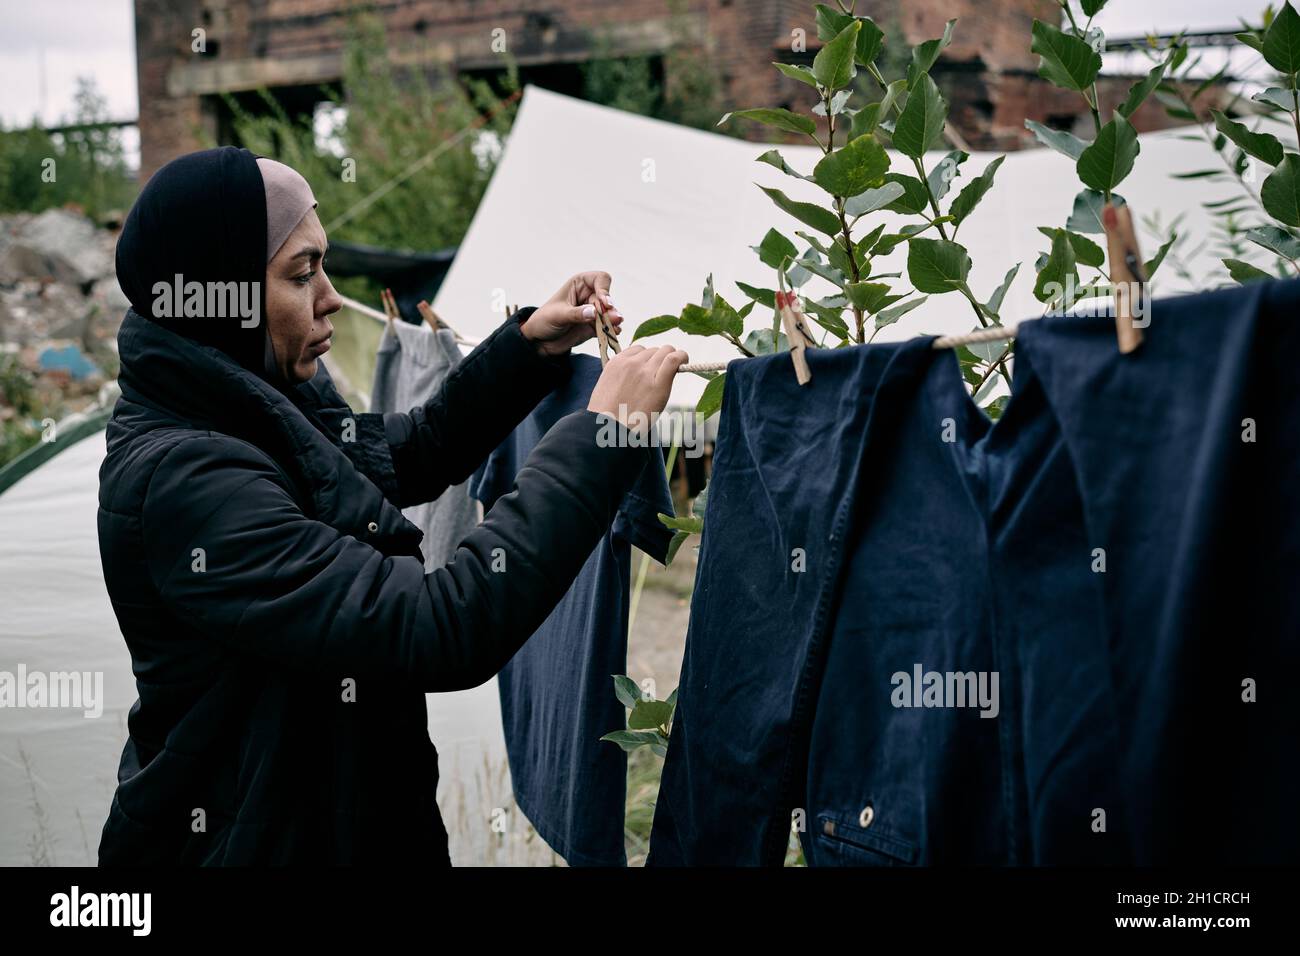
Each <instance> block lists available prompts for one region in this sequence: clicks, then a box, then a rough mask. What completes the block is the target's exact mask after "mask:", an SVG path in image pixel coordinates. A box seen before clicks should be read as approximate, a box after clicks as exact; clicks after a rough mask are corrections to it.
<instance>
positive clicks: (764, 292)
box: [736, 244, 794, 309]
mask: <svg viewBox="0 0 1300 956" xmlns="http://www.w3.org/2000/svg"><path fill="white" fill-rule="evenodd" d="M790 248H791V249H794V245H793V244H791V246H790ZM791 254H792V255H793V253H791ZM736 288H738V289H740V291H741V292H743V293H745V295H747V296H749V297H750V298H751V299H753V300H754V301H755V302H758V303H760V304H762V305H765V306H767V307H768V308H769V309H774V308H776V290H775V289H761V288H759V287H758V286H753V285H749V284H748V283H746V282H741V281H740V280H736Z"/></svg>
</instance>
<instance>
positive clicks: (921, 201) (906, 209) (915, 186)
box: [881, 173, 929, 216]
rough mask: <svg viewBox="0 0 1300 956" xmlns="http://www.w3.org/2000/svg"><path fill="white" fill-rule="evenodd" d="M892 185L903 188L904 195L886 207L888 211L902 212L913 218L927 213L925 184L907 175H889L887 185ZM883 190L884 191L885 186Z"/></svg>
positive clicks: (886, 180) (886, 178)
mask: <svg viewBox="0 0 1300 956" xmlns="http://www.w3.org/2000/svg"><path fill="white" fill-rule="evenodd" d="M890 183H896V184H897V185H899V186H901V187H903V194H902V195H901V196H899V197H898V199H895V200H893V201H892V202H890V203H889V204H888V205H886V206H885V208H886V209H888V210H889V211H890V212H901V213H904V214H906V215H912V216H919V215H920V214H921V213H923V212H925V209H926V206H928V205H929V199H928V198H927V195H926V191H925V183H923V182H921V180H919V179H917V178H916V177H915V176H908V175H907V174H906V173H889V174H888V175H886V176H885V185H886V186H887V185H889V184H890ZM881 188H882V189H883V188H884V186H882V187H881Z"/></svg>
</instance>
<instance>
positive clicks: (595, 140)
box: [434, 86, 1232, 405]
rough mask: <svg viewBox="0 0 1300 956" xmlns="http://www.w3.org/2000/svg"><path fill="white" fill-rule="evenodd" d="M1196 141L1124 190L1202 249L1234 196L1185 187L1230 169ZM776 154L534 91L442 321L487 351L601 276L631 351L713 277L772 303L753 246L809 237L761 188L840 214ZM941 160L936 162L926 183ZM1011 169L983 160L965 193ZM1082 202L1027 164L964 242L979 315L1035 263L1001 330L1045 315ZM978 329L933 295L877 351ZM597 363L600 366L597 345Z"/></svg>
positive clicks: (1218, 189) (722, 352)
mask: <svg viewBox="0 0 1300 956" xmlns="http://www.w3.org/2000/svg"><path fill="white" fill-rule="evenodd" d="M739 105H743V106H755V105H763V104H752V103H745V104H739ZM1186 132H1189V131H1188V130H1183V131H1169V132H1163V133H1155V134H1148V135H1144V136H1142V137H1141V145H1142V154H1141V155H1140V156H1139V157H1138V160H1137V165H1136V167H1135V169H1134V171H1133V173H1132V175H1131V176H1130V177H1129V178H1128V179H1127V180H1125V182H1124V183H1122V184H1121V186H1120V188H1119V192H1120V193H1121V194H1122V195H1123V196H1124V197H1125V198H1126V199H1127V200H1128V201H1129V202H1130V203H1131V204H1132V206H1133V208H1134V210H1135V212H1136V213H1137V219H1138V221H1140V220H1141V218H1142V216H1143V215H1147V214H1150V213H1151V212H1153V211H1156V210H1159V211H1160V213H1161V214H1162V219H1163V221H1164V222H1165V223H1168V222H1169V221H1170V220H1172V219H1173V218H1174V217H1175V216H1176V215H1177V214H1179V213H1182V212H1186V213H1187V216H1186V218H1185V220H1184V222H1183V225H1182V228H1183V230H1185V231H1187V232H1188V233H1189V234H1190V235H1192V236H1193V237H1195V241H1196V243H1197V244H1199V243H1200V242H1201V241H1202V240H1203V239H1205V238H1207V237H1208V236H1209V232H1210V230H1209V220H1208V219H1207V217H1206V215H1205V213H1204V211H1203V210H1202V209H1201V208H1200V203H1201V202H1204V201H1209V200H1214V199H1220V198H1227V197H1228V196H1230V195H1232V191H1231V190H1232V187H1231V186H1227V185H1214V184H1206V182H1205V181H1204V180H1193V181H1181V180H1175V179H1172V178H1170V174H1171V173H1175V172H1180V171H1190V170H1194V169H1208V168H1212V167H1217V166H1218V165H1220V161H1219V159H1218V158H1217V157H1216V156H1215V155H1214V154H1213V152H1212V151H1211V150H1210V149H1209V147H1208V145H1205V144H1203V143H1200V144H1198V143H1193V142H1188V141H1185V140H1181V139H1178V138H1177V137H1178V136H1179V135H1183V134H1185V133H1186ZM770 148H772V147H771V146H768V145H764V144H761V143H751V142H745V141H742V140H737V139H734V138H730V137H726V136H722V135H718V134H715V133H709V132H704V131H701V130H695V129H689V128H686V127H682V126H676V125H674V124H671V123H665V122H661V121H659V120H653V119H647V118H645V117H643V116H637V115H635V114H632V113H625V112H622V111H620V110H615V109H610V108H608V107H604V106H596V105H593V104H591V103H587V102H585V101H583V100H577V99H573V98H570V97H567V96H562V95H560V94H557V93H552V92H550V91H548V90H543V89H540V88H538V87H534V86H529V87H528V88H527V89H526V91H525V93H524V98H523V102H522V104H521V106H520V109H519V113H518V116H517V118H516V120H515V123H514V126H513V128H512V129H511V132H510V136H509V139H508V140H507V143H506V147H505V152H504V155H503V156H502V158H501V161H500V164H499V165H498V167H497V169H496V172H495V173H494V175H493V177H492V181H491V183H490V184H489V186H488V189H487V192H486V194H485V195H484V197H483V201H482V203H481V204H480V205H479V207H478V210H477V212H476V213H475V215H474V220H473V222H472V224H471V225H470V228H469V232H468V233H467V235H466V236H465V239H464V241H463V242H462V243H461V246H460V251H459V252H458V254H457V256H456V259H455V262H454V263H453V264H452V267H451V270H450V272H449V273H448V274H447V278H446V280H445V281H444V282H443V285H442V288H441V289H440V290H439V291H438V296H437V299H436V301H435V303H434V304H435V308H436V309H437V311H438V313H439V314H440V315H442V316H444V317H445V318H446V320H447V321H448V322H450V323H452V324H453V325H454V326H455V327H456V328H457V329H458V330H459V331H460V332H461V333H462V334H464V335H468V336H473V337H475V338H482V337H483V336H484V335H486V334H487V333H488V332H489V331H491V329H492V328H494V327H495V326H496V325H498V324H499V323H500V322H501V321H502V319H503V315H502V310H503V309H504V306H505V305H506V304H507V303H515V304H524V305H529V304H532V305H538V304H540V303H541V302H542V301H544V300H545V299H546V298H548V297H549V296H550V295H551V294H552V293H554V292H555V290H556V289H557V288H559V286H560V284H561V283H562V282H563V281H564V280H565V279H567V278H568V277H569V276H570V275H572V274H573V273H575V272H580V271H583V270H587V269H603V270H605V271H606V272H609V273H610V274H611V275H612V276H613V280H614V284H613V287H612V298H613V301H614V302H615V304H617V305H618V307H619V309H620V310H621V311H622V312H623V314H624V316H625V317H626V321H625V323H624V328H625V330H626V331H625V333H624V334H623V335H622V336H621V338H622V340H623V341H624V342H629V341H631V335H632V330H634V329H635V328H636V326H637V325H639V324H640V323H641V322H642V321H644V320H645V319H648V318H650V317H651V316H655V315H662V314H665V313H672V314H674V315H676V314H678V313H680V311H681V307H682V306H683V305H685V304H686V303H688V302H695V303H698V302H699V301H700V293H701V291H702V289H703V287H704V282H705V279H706V278H707V276H708V275H709V273H710V272H711V273H713V277H714V284H715V286H716V288H717V291H718V292H719V293H720V294H722V295H723V297H724V298H726V299H727V301H728V302H730V303H731V304H732V305H733V306H734V307H737V308H739V307H740V306H741V305H742V304H744V302H745V301H747V298H746V297H745V296H744V295H743V294H742V293H741V292H740V291H739V289H738V288H736V286H735V284H734V283H735V281H736V280H740V281H742V282H747V283H749V284H750V285H755V286H759V287H760V288H773V286H774V282H775V275H774V272H773V270H772V269H770V268H768V267H767V266H764V265H763V264H762V263H761V262H760V261H759V259H758V256H757V255H755V253H754V252H752V251H751V250H750V248H749V247H750V246H754V245H758V243H759V242H760V241H762V238H763V236H764V234H765V233H766V232H767V230H768V229H769V228H771V227H776V228H777V229H779V230H780V231H781V232H782V233H783V234H785V235H786V236H787V237H788V238H790V239H791V240H792V241H794V242H795V243H796V244H797V245H798V246H799V249H800V251H801V252H802V251H803V249H805V248H806V247H807V244H806V243H803V242H802V241H801V240H799V239H798V238H797V237H796V236H795V235H794V232H795V230H797V229H798V230H803V231H805V232H811V231H812V230H811V229H810V228H809V227H807V226H804V225H803V224H801V223H799V222H798V221H797V220H795V219H793V218H792V217H790V216H788V215H786V214H785V213H784V212H782V211H781V210H780V209H778V208H777V207H776V206H775V205H774V204H773V203H772V201H771V200H770V199H769V198H768V197H767V196H766V195H764V194H763V193H762V192H761V191H760V190H759V189H758V187H757V186H756V185H754V184H755V183H760V184H762V185H763V186H767V187H776V188H779V189H781V190H783V191H784V192H785V193H786V194H787V195H788V196H790V198H792V199H795V200H800V201H804V202H819V203H825V202H827V201H828V198H829V197H827V195H826V194H825V193H824V192H822V190H821V189H820V188H818V187H817V186H815V185H814V184H812V183H808V182H804V181H802V180H798V179H795V178H794V177H791V176H787V175H785V174H783V173H781V172H780V171H778V170H777V169H775V168H773V167H771V166H769V165H767V164H766V163H759V162H755V159H756V158H757V157H758V156H759V155H761V154H762V153H764V152H765V151H766V150H768V149H770ZM777 148H779V149H780V151H781V153H782V155H783V156H784V157H785V158H786V161H787V162H788V163H789V164H790V165H791V166H792V167H794V168H795V169H796V170H798V171H799V172H801V173H805V174H807V173H811V172H812V168H813V166H814V165H815V164H816V162H817V160H818V159H820V158H821V150H820V149H819V148H818V147H817V146H815V145H813V144H811V143H809V145H807V146H786V145H780V146H778V147H777ZM942 155H943V154H942V152H939V153H936V154H935V155H934V156H932V157H929V158H928V160H927V169H933V168H934V165H935V163H936V161H937V160H938V158H939V157H940V156H942ZM997 155H998V154H996V153H973V154H972V155H971V158H970V160H969V161H967V162H966V163H965V164H964V166H963V167H962V170H961V176H960V178H958V179H957V180H956V181H955V183H954V185H953V193H952V195H955V194H956V193H957V192H958V191H959V190H960V189H961V187H962V186H963V185H964V184H965V183H967V182H969V181H970V180H971V179H972V178H974V177H975V176H976V175H978V174H979V172H980V171H981V170H983V168H984V167H985V166H986V165H987V164H988V163H989V162H991V161H992V160H993V159H994V158H996V156H997ZM893 169H894V171H896V172H905V173H912V172H913V170H912V167H911V165H910V161H909V160H907V159H906V157H903V156H900V155H897V154H894V155H893ZM1082 188H1083V187H1082V186H1081V185H1080V183H1079V182H1078V178H1077V176H1076V174H1075V170H1074V168H1073V165H1072V164H1071V162H1070V160H1068V159H1067V158H1066V157H1064V156H1062V155H1060V154H1059V153H1055V152H1052V151H1049V150H1047V149H1034V150H1028V151H1025V152H1021V153H1012V154H1010V155H1008V156H1007V159H1006V160H1005V161H1004V163H1003V165H1002V168H1001V169H1000V170H999V171H998V174H997V179H996V182H995V185H994V187H993V189H992V191H991V192H990V193H989V194H988V195H987V196H986V197H985V198H984V201H983V202H982V203H981V204H980V206H979V208H978V209H977V210H976V211H975V213H974V214H973V215H972V216H971V217H970V219H969V220H968V221H967V222H966V223H965V224H964V225H963V226H962V228H961V231H960V233H959V235H958V240H959V241H960V242H961V243H962V244H963V245H964V246H966V248H967V249H969V250H970V253H971V258H972V259H973V260H974V268H973V270H972V273H971V278H970V285H971V288H972V289H973V290H974V292H975V294H976V296H977V297H979V298H980V299H981V300H984V299H987V298H988V296H989V295H990V294H991V293H992V292H993V290H994V289H995V288H996V287H997V286H998V284H999V283H1000V282H1001V281H1002V278H1003V276H1004V275H1005V274H1006V272H1007V270H1008V269H1009V268H1010V267H1011V266H1012V265H1014V264H1015V263H1016V262H1022V263H1023V265H1022V266H1021V270H1020V273H1019V275H1018V276H1017V278H1016V280H1015V282H1014V284H1013V285H1012V288H1011V291H1010V293H1009V294H1008V295H1007V298H1006V304H1005V305H1004V307H1003V309H1002V316H1003V319H1004V321H1007V322H1011V321H1015V320H1018V319H1021V318H1031V317H1034V316H1037V315H1040V314H1041V313H1042V306H1041V305H1040V304H1039V303H1038V302H1037V301H1036V300H1035V299H1034V297H1033V286H1034V279H1035V276H1034V269H1033V266H1034V261H1035V260H1036V259H1037V257H1038V254H1039V253H1040V252H1043V251H1046V249H1047V246H1048V242H1047V241H1046V239H1045V238H1044V237H1043V236H1042V235H1041V234H1040V233H1039V232H1038V231H1037V227H1038V226H1063V225H1065V220H1066V218H1067V217H1068V216H1069V214H1070V211H1071V208H1072V206H1073V201H1074V197H1075V195H1076V194H1077V193H1078V192H1079V191H1080V190H1081V189H1082ZM945 209H946V206H945ZM880 221H885V222H886V223H888V224H889V225H887V226H886V229H887V230H889V231H894V228H893V227H894V226H897V225H900V224H902V223H905V222H916V221H917V220H916V218H915V217H913V218H910V219H905V218H903V217H898V216H894V215H892V214H887V213H877V214H872V215H871V216H868V217H864V218H863V220H862V221H861V222H860V223H859V226H858V229H857V230H855V233H854V235H855V237H857V236H861V235H865V233H866V232H867V231H869V230H870V229H871V228H874V226H875V224H876V223H877V222H880ZM864 226H865V228H864ZM1139 231H1140V232H1141V229H1140V227H1139ZM930 234H931V235H933V234H934V233H933V231H932V232H931V233H930ZM1094 238H1095V239H1097V240H1102V237H1100V236H1097V237H1094ZM1141 238H1142V242H1143V252H1144V253H1145V254H1146V255H1147V256H1150V255H1151V254H1152V253H1154V252H1155V249H1156V246H1157V245H1158V243H1156V242H1155V241H1154V240H1153V239H1152V238H1151V237H1150V236H1149V235H1143V236H1142V237H1141ZM1103 248H1104V242H1103ZM906 255H907V250H906V245H903V246H901V247H900V248H899V249H898V250H896V251H895V252H894V253H893V254H892V255H891V256H890V257H888V258H884V259H880V260H877V261H876V262H875V263H873V267H872V268H873V271H874V272H905V271H906V269H905V265H906ZM1188 265H1189V266H1191V267H1192V270H1193V273H1194V274H1197V273H1198V272H1199V273H1200V274H1208V272H1209V270H1210V267H1211V266H1217V261H1216V260H1215V259H1213V258H1212V257H1210V256H1209V255H1208V254H1204V253H1203V254H1202V255H1201V256H1198V257H1196V258H1193V259H1192V260H1191V261H1189V263H1188ZM1220 271H1222V270H1221V269H1220ZM891 281H892V280H891ZM897 281H898V282H899V284H900V291H904V290H906V289H908V288H910V286H908V285H907V284H906V279H905V278H904V279H902V280H897ZM1153 289H1154V290H1155V291H1156V292H1157V294H1163V295H1169V294H1175V293H1177V292H1182V291H1189V290H1188V287H1187V285H1186V283H1182V282H1180V281H1179V280H1178V279H1177V277H1176V276H1175V275H1174V272H1173V270H1172V269H1168V268H1167V267H1166V268H1164V269H1162V273H1161V274H1160V275H1159V276H1157V279H1156V282H1155V283H1153ZM808 291H809V292H810V293H811V294H813V295H814V296H816V297H819V298H820V297H821V296H823V295H829V294H830V293H831V286H830V285H829V284H828V283H825V282H824V280H821V279H816V280H814V282H813V283H810V284H809V286H808ZM770 321H771V313H770V311H768V310H767V309H765V308H763V307H761V306H759V307H756V308H755V313H754V314H753V315H751V317H750V319H749V322H748V323H747V326H746V327H747V328H763V327H770ZM975 324H976V320H975V316H974V313H973V312H972V310H971V308H970V305H969V304H968V303H967V302H966V301H965V300H964V299H962V298H961V297H960V296H959V295H958V294H956V293H952V294H948V295H942V296H931V297H930V299H929V301H928V302H926V303H925V305H923V306H921V307H920V308H918V309H917V310H915V311H914V312H912V313H910V314H909V315H907V316H905V317H904V318H903V319H902V320H901V321H900V322H899V323H898V324H897V325H895V326H892V327H890V328H887V329H885V330H883V331H882V332H881V333H880V335H879V336H878V337H877V341H887V340H896V339H902V338H907V337H909V336H912V335H917V334H922V333H927V334H928V333H942V334H946V333H959V332H965V331H968V330H969V329H971V328H973V327H974V326H975ZM644 341H645V342H646V343H647V344H651V345H661V344H666V343H673V344H680V345H681V346H682V347H684V348H685V349H686V350H687V351H688V352H689V353H690V356H691V360H692V361H698V362H703V361H726V360H729V359H732V358H736V357H737V356H738V355H739V354H740V353H739V352H737V351H736V349H735V348H734V346H731V345H730V344H728V343H726V342H724V341H723V340H722V339H719V338H716V337H709V338H703V337H699V336H687V335H682V334H680V333H675V332H668V333H665V334H662V335H659V336H655V337H653V338H649V339H646V340H644ZM582 350H583V351H589V352H591V353H592V354H595V352H596V348H595V343H594V342H589V343H587V344H586V345H584V346H583V349H582ZM704 385H705V382H704V380H703V379H702V378H700V377H699V376H697V375H679V376H678V377H677V383H676V385H675V386H674V390H673V403H674V404H683V405H688V404H693V403H694V402H695V401H696V400H697V399H698V397H699V395H700V393H701V391H702V390H703V388H704Z"/></svg>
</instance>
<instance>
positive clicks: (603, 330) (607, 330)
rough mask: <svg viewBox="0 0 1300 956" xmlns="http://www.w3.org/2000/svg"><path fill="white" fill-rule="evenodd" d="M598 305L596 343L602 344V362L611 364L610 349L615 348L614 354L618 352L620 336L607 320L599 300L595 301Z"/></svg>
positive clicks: (602, 363)
mask: <svg viewBox="0 0 1300 956" xmlns="http://www.w3.org/2000/svg"><path fill="white" fill-rule="evenodd" d="M593 304H594V305H595V307H596V344H597V345H599V346H600V364H601V366H602V367H603V366H605V365H608V364H609V350H610V349H613V350H614V354H615V355H617V354H618V350H619V345H618V337H617V336H616V335H615V334H614V330H613V328H611V327H610V326H609V325H608V323H606V321H605V310H604V308H603V307H602V306H601V304H600V302H599V300H597V301H596V302H594V303H593Z"/></svg>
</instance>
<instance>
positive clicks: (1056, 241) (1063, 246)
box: [1034, 229, 1078, 302]
mask: <svg viewBox="0 0 1300 956" xmlns="http://www.w3.org/2000/svg"><path fill="white" fill-rule="evenodd" d="M1072 278H1073V280H1074V285H1075V286H1076V287H1077V286H1078V273H1077V272H1076V271H1075V256H1074V246H1073V245H1071V243H1070V235H1069V233H1068V232H1066V231H1065V230H1064V229H1057V230H1056V234H1055V235H1054V236H1053V237H1052V251H1051V252H1050V253H1049V254H1048V256H1047V262H1046V263H1044V265H1043V267H1042V269H1040V270H1039V271H1038V281H1037V282H1035V283H1034V298H1036V299H1037V300H1038V301H1039V302H1050V301H1051V300H1053V299H1055V298H1056V297H1057V296H1059V295H1060V294H1061V291H1060V290H1064V289H1066V288H1067V287H1068V286H1069V284H1070V280H1071V279H1072Z"/></svg>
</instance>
